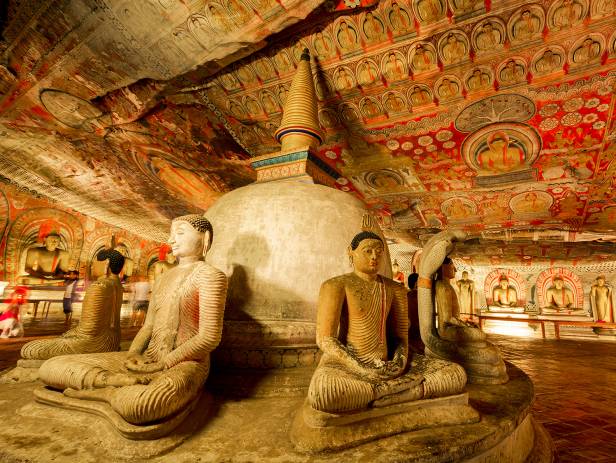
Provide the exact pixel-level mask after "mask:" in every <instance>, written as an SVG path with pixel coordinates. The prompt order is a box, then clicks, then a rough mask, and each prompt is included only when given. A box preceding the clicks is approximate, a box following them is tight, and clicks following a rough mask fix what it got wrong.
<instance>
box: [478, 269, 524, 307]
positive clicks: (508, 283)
mask: <svg viewBox="0 0 616 463" xmlns="http://www.w3.org/2000/svg"><path fill="white" fill-rule="evenodd" d="M526 286H527V285H526V280H525V279H524V278H523V277H522V276H521V275H520V274H519V273H518V272H516V271H515V270H512V269H495V270H492V271H491V272H490V273H488V274H487V275H486V278H485V280H484V284H483V293H484V296H485V298H486V303H487V305H488V309H489V310H494V309H495V308H498V309H504V308H509V309H512V310H513V309H516V308H521V309H523V308H524V307H525V306H526V292H527V287H526ZM519 311H520V312H521V311H523V310H519Z"/></svg>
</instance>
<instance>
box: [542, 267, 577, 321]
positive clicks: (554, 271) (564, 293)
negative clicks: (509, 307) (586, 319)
mask: <svg viewBox="0 0 616 463" xmlns="http://www.w3.org/2000/svg"><path fill="white" fill-rule="evenodd" d="M536 287H537V301H538V303H539V308H540V310H541V313H542V314H548V315H585V316H588V313H587V311H586V310H584V290H583V288H582V280H581V279H580V277H579V276H578V275H576V274H575V273H573V272H572V271H571V270H567V269H565V268H561V267H553V268H550V269H547V270H544V271H543V272H541V273H540V274H539V276H538V277H537V283H536Z"/></svg>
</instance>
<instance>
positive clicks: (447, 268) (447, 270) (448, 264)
mask: <svg viewBox="0 0 616 463" xmlns="http://www.w3.org/2000/svg"><path fill="white" fill-rule="evenodd" d="M455 276H456V267H455V266H454V265H453V261H452V260H451V259H450V258H449V257H445V260H444V261H443V264H442V265H441V279H443V280H451V279H452V278H454V277H455Z"/></svg>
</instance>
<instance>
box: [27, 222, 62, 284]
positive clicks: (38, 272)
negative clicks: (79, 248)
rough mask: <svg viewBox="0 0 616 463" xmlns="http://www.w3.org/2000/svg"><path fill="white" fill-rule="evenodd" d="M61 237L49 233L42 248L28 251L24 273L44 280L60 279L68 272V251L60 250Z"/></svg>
mask: <svg viewBox="0 0 616 463" xmlns="http://www.w3.org/2000/svg"><path fill="white" fill-rule="evenodd" d="M60 243H61V237H60V235H59V234H57V233H53V232H52V233H49V234H48V235H47V236H45V238H44V239H43V246H37V247H34V248H30V249H28V251H27V252H26V262H25V271H26V273H27V274H28V275H30V276H33V277H35V278H43V279H46V280H53V279H61V278H63V275H64V274H65V273H66V272H68V270H69V265H70V263H69V258H70V255H69V253H68V251H65V250H63V249H60V248H59V246H60Z"/></svg>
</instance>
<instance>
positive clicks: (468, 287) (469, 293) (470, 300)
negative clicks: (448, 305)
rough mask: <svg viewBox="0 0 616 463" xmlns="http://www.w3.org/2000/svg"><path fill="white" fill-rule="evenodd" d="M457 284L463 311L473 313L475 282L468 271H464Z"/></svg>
mask: <svg viewBox="0 0 616 463" xmlns="http://www.w3.org/2000/svg"><path fill="white" fill-rule="evenodd" d="M456 285H457V286H458V296H459V303H460V310H461V312H462V313H466V314H469V315H472V314H473V312H474V311H475V282H474V281H473V280H471V279H470V278H469V277H468V272H467V271H464V272H462V278H460V279H459V280H458V281H456Z"/></svg>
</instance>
